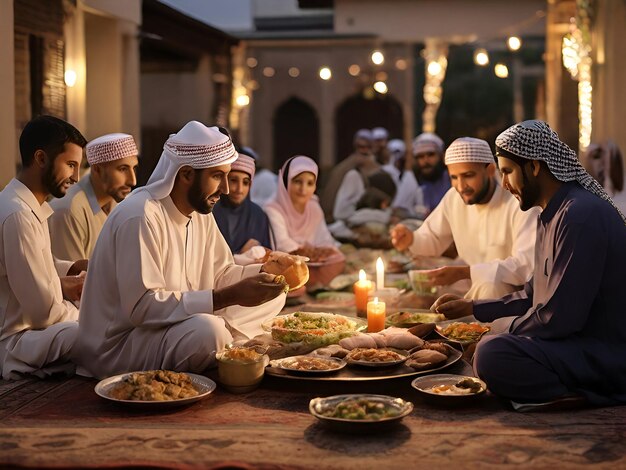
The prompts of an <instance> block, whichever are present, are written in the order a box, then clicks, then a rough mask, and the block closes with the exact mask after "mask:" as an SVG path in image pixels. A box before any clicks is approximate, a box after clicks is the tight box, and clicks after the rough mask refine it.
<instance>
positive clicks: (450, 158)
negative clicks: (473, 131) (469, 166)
mask: <svg viewBox="0 0 626 470" xmlns="http://www.w3.org/2000/svg"><path fill="white" fill-rule="evenodd" d="M495 162H496V160H495V158H494V156H493V153H492V152H491V148H490V147H489V144H488V143H487V142H485V141H484V140H482V139H476V138H474V137H459V138H458V139H456V140H455V141H454V142H452V143H451V144H450V146H449V147H448V149H447V150H446V157H445V164H446V165H450V164H451V163H495Z"/></svg>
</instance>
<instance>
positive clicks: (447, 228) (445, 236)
mask: <svg viewBox="0 0 626 470" xmlns="http://www.w3.org/2000/svg"><path fill="white" fill-rule="evenodd" d="M445 162H446V165H447V166H448V171H449V173H450V181H451V182H452V186H453V187H452V188H450V190H449V191H448V192H447V193H446V195H445V196H444V197H443V199H442V200H441V203H440V204H439V205H438V206H437V207H436V208H435V210H434V211H433V212H432V213H431V214H430V215H429V216H428V218H427V219H426V220H425V221H424V223H423V224H422V226H421V227H420V228H419V229H417V230H416V231H415V232H411V231H410V230H409V229H408V228H407V227H405V226H404V225H401V224H398V225H396V226H395V227H394V228H393V229H392V231H391V239H392V242H393V244H394V246H395V247H396V249H398V250H405V249H407V248H408V249H409V251H410V253H411V254H412V255H414V256H440V255H441V254H442V253H443V252H444V251H445V250H446V249H447V248H448V247H449V246H450V245H451V244H452V243H455V245H456V249H457V251H458V253H459V258H461V259H462V260H463V261H464V262H465V263H467V264H466V265H462V266H444V267H442V268H438V269H433V270H431V271H424V276H425V277H426V278H427V282H429V283H430V284H432V285H436V286H447V285H450V284H453V283H455V282H457V281H461V280H463V279H469V280H471V287H470V289H469V291H468V292H467V294H466V295H465V297H467V298H470V299H490V298H494V297H501V296H503V295H505V294H508V293H510V292H513V291H515V290H518V289H520V288H521V286H523V285H524V284H525V283H526V282H527V281H528V280H529V279H530V276H531V274H532V270H533V256H534V250H535V232H536V227H537V216H538V210H537V209H533V210H531V211H528V212H522V211H520V210H519V207H518V204H517V201H516V200H515V198H514V197H513V196H511V194H509V193H508V192H506V191H504V189H503V188H502V187H501V186H500V184H498V181H497V179H496V177H495V171H496V168H495V160H494V157H493V154H492V153H491V149H490V148H489V144H487V142H485V141H484V140H481V139H475V138H473V137H461V138H459V139H456V140H455V141H454V142H452V144H451V145H450V146H449V147H448V150H447V151H446V156H445Z"/></svg>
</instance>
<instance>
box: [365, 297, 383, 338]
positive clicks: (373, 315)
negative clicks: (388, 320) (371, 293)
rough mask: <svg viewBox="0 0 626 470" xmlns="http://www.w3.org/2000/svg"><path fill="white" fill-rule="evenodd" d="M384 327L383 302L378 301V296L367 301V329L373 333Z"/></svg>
mask: <svg viewBox="0 0 626 470" xmlns="http://www.w3.org/2000/svg"><path fill="white" fill-rule="evenodd" d="M384 329H385V302H379V301H378V297H374V300H373V301H371V302H368V303H367V331H368V332H369V333H374V332H376V331H382V330H384Z"/></svg>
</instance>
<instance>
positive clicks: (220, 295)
mask: <svg viewBox="0 0 626 470" xmlns="http://www.w3.org/2000/svg"><path fill="white" fill-rule="evenodd" d="M237 156H238V155H237V152H236V151H235V147H234V146H233V143H232V141H231V139H230V137H229V135H228V133H227V132H226V131H225V130H223V129H219V128H217V127H210V128H209V127H206V126H204V125H203V124H201V123H199V122H196V121H191V122H189V123H188V124H186V125H185V126H184V127H183V128H182V129H181V130H180V131H179V132H178V133H177V134H172V135H171V136H170V138H169V139H168V140H167V141H166V142H165V145H164V146H163V153H162V155H161V158H160V159H159V162H158V164H157V166H156V168H155V169H154V172H153V173H152V175H151V176H150V179H149V180H148V184H147V185H146V186H144V187H142V188H139V189H137V190H135V191H133V193H132V194H131V195H130V196H129V197H128V198H126V200H124V202H123V203H122V204H120V205H119V206H118V207H117V208H116V209H115V210H114V211H113V212H112V213H111V214H110V215H109V217H108V219H107V221H106V222H105V224H104V227H103V228H102V231H101V232H100V238H99V239H98V243H97V244H96V248H95V250H94V252H93V255H92V257H91V260H90V271H89V275H88V276H87V280H86V282H85V290H84V293H83V299H82V301H81V313H80V318H79V337H78V339H77V341H76V346H75V350H74V352H73V356H74V358H75V361H76V362H77V364H78V365H79V368H78V373H79V374H82V375H89V376H94V377H104V376H109V375H114V374H119V373H122V372H128V371H132V370H147V369H171V370H176V371H187V372H202V371H203V370H205V369H206V368H207V367H209V366H210V365H212V364H214V361H215V352H216V351H217V350H219V349H222V348H224V346H225V345H226V344H228V343H230V342H232V341H233V340H238V339H244V338H250V337H253V336H255V335H257V334H260V333H261V332H262V330H261V323H262V322H263V321H264V320H266V319H268V318H270V317H272V316H274V315H276V314H277V313H278V312H279V311H280V310H281V308H282V307H283V305H284V303H285V295H284V293H283V292H284V288H285V285H284V284H281V283H277V282H274V281H275V276H274V275H271V274H268V273H266V272H262V271H263V270H264V269H266V265H265V264H264V265H259V264H252V265H248V266H238V265H236V264H234V263H233V256H232V253H231V251H230V249H229V247H228V245H227V244H226V241H225V240H224V237H223V236H222V234H221V233H220V231H219V229H218V227H217V224H216V223H215V219H214V217H213V215H212V214H211V211H212V210H213V207H214V206H215V204H216V203H217V201H218V200H219V199H220V196H221V195H223V194H228V173H229V172H230V169H231V164H232V163H233V162H234V161H235V160H236V159H237Z"/></svg>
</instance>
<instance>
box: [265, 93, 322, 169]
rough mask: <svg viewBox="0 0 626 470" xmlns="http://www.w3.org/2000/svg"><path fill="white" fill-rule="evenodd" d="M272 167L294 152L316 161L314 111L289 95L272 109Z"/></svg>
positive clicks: (317, 130) (317, 144)
mask: <svg viewBox="0 0 626 470" xmlns="http://www.w3.org/2000/svg"><path fill="white" fill-rule="evenodd" d="M272 132H273V142H274V158H273V162H274V170H278V169H279V168H280V167H281V166H282V165H283V163H284V162H285V161H286V160H287V159H288V158H290V157H292V156H294V155H306V156H307V157H311V158H312V159H313V160H315V161H316V162H318V163H319V152H320V124H319V118H318V113H317V111H316V110H315V108H314V107H313V106H311V105H310V104H309V103H308V102H307V101H305V100H303V99H302V98H299V97H297V96H291V97H289V98H287V99H286V100H285V101H283V102H282V103H281V104H280V105H278V106H277V107H276V109H275V111H274V117H273V123H272Z"/></svg>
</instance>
